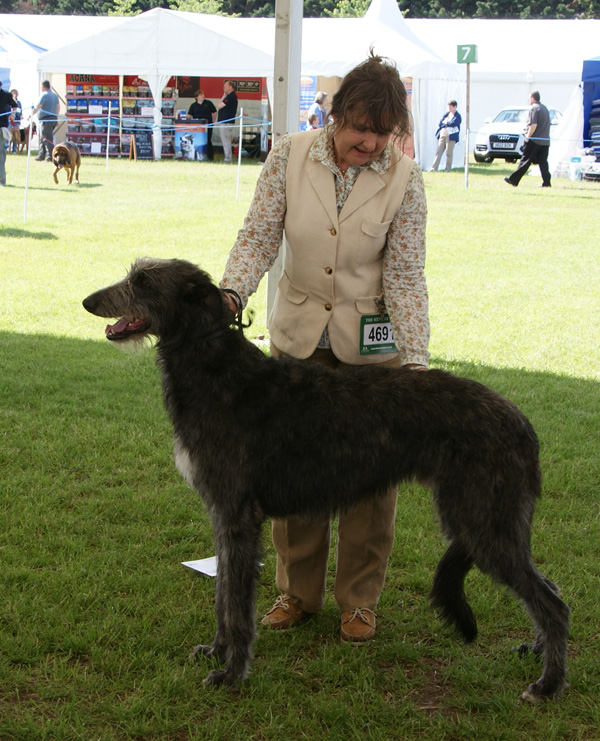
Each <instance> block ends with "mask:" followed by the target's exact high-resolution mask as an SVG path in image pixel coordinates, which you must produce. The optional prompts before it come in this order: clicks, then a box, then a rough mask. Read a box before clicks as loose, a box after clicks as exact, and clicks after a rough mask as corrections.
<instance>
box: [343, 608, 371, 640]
mask: <svg viewBox="0 0 600 741" xmlns="http://www.w3.org/2000/svg"><path fill="white" fill-rule="evenodd" d="M340 635H341V637H342V640H343V641H354V642H357V643H359V642H361V641H370V640H371V638H373V637H374V636H375V613H374V612H373V610H369V609H368V608H367V607H356V608H355V609H354V610H346V612H343V613H342V629H341V630H340Z"/></svg>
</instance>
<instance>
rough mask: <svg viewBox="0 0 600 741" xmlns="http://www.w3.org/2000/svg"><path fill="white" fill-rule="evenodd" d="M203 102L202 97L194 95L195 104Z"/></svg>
mask: <svg viewBox="0 0 600 741" xmlns="http://www.w3.org/2000/svg"><path fill="white" fill-rule="evenodd" d="M203 101H204V95H196V102H197V103H202V102H203Z"/></svg>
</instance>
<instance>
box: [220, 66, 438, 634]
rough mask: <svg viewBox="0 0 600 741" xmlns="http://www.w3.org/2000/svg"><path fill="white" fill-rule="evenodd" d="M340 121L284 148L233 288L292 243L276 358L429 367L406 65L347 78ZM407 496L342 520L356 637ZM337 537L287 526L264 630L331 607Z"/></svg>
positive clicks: (261, 186)
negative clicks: (404, 148)
mask: <svg viewBox="0 0 600 741" xmlns="http://www.w3.org/2000/svg"><path fill="white" fill-rule="evenodd" d="M330 115H331V117H332V119H333V122H332V123H331V124H329V125H327V126H326V127H325V128H323V129H317V130H314V131H303V132H300V133H297V134H291V135H286V136H283V137H282V138H281V139H280V140H279V141H278V142H277V143H276V144H275V145H274V147H273V149H272V151H271V152H270V154H269V156H268V158H267V160H266V162H265V165H264V168H263V172H262V173H261V175H260V177H259V180H258V183H257V186H256V191H255V194H254V199H253V201H252V204H251V206H250V209H249V211H248V215H247V217H246V219H245V222H244V226H243V228H242V229H241V230H240V232H239V234H238V238H237V240H236V242H235V244H234V246H233V249H232V250H231V253H230V255H229V259H228V262H227V266H226V269H225V273H224V275H223V279H222V281H221V286H222V287H223V288H227V289H232V290H233V291H235V292H237V294H239V297H240V300H241V302H242V305H243V306H245V304H246V302H247V300H248V297H249V295H250V294H252V293H253V292H254V291H256V288H257V286H258V284H259V282H260V280H261V278H262V277H263V275H264V274H265V272H266V271H267V270H269V268H270V267H271V266H272V265H273V263H274V261H275V259H276V257H277V255H278V254H279V251H280V248H281V246H282V244H283V243H284V244H285V247H284V250H283V268H284V271H283V275H282V278H281V280H280V282H279V286H278V289H277V294H276V298H275V302H274V305H273V308H272V311H271V313H270V316H269V319H268V326H269V332H270V337H271V354H272V355H274V356H278V357H281V356H286V355H287V356H291V357H294V358H298V359H301V360H303V361H305V362H308V363H323V364H325V365H327V366H329V367H332V368H342V367H344V366H348V365H363V364H367V363H373V364H374V363H377V364H386V365H394V366H407V367H410V368H414V369H420V370H424V369H425V368H426V365H427V361H428V352H427V345H428V341H429V321H428V301H427V288H426V283H425V276H424V265H425V222H426V210H427V209H426V202H425V192H424V186H423V179H422V175H421V171H420V169H419V167H418V166H417V165H416V164H415V163H414V162H413V161H412V160H410V159H409V158H408V157H406V156H405V155H404V154H402V152H401V151H400V150H399V149H398V148H397V146H396V145H395V142H401V141H402V139H403V138H405V137H406V136H407V135H408V134H409V131H410V121H409V112H408V107H407V98H406V90H405V88H404V85H403V84H402V81H401V79H400V75H399V74H398V70H397V68H396V67H395V66H394V65H393V64H392V63H389V62H388V61H386V60H384V59H382V58H381V57H378V56H375V55H373V52H371V56H370V57H369V58H368V59H367V60H366V61H365V62H363V63H362V64H360V65H358V66H357V67H356V68H354V69H353V70H351V71H350V72H349V73H348V75H346V77H345V78H344V80H343V81H342V84H341V86H340V88H339V90H338V92H337V93H336V94H335V96H334V98H333V101H332V107H331V111H330ZM231 301H233V299H231ZM392 333H393V337H392ZM293 423H294V421H293V420H290V424H293ZM396 497H397V489H396V488H395V487H394V488H393V489H391V490H390V491H389V492H388V494H387V495H386V496H384V497H381V498H378V499H373V500H370V501H368V502H365V503H361V504H360V505H358V506H356V507H354V508H352V509H351V510H349V511H347V512H343V513H340V514H339V517H338V547H337V567H336V575H335V587H334V594H335V599H336V601H337V603H338V605H339V608H340V610H341V612H342V626H341V637H342V638H343V639H344V640H351V641H365V640H369V639H370V638H372V637H373V636H374V635H375V629H376V625H375V609H376V607H377V603H378V600H379V596H380V594H381V590H382V588H383V582H384V579H385V572H386V568H387V562H388V558H389V555H390V552H391V549H392V545H393V539H394V524H395V523H394V515H395V507H396ZM329 541H330V518H329V517H316V518H312V519H306V518H298V517H289V518H287V519H285V520H276V521H274V522H273V543H274V545H275V549H276V551H277V575H276V583H277V586H278V588H279V590H280V592H281V596H280V597H278V598H277V601H276V602H275V604H274V606H273V608H272V609H271V610H270V611H269V612H268V613H267V615H265V617H264V618H263V621H262V622H263V624H264V625H266V626H267V627H269V628H274V629H284V628H290V627H293V626H294V625H296V624H298V623H299V622H300V621H301V620H303V619H304V618H305V617H306V616H307V615H309V614H311V613H315V612H318V611H319V610H320V609H321V608H322V606H323V600H324V595H325V580H326V575H327V561H328V555H329Z"/></svg>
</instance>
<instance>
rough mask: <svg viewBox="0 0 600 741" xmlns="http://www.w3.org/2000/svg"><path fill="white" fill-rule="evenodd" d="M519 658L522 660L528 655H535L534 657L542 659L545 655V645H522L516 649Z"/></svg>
mask: <svg viewBox="0 0 600 741" xmlns="http://www.w3.org/2000/svg"><path fill="white" fill-rule="evenodd" d="M514 650H515V651H516V652H517V654H518V655H519V658H520V659H522V658H523V657H524V656H527V654H533V655H534V656H537V657H540V656H541V655H542V654H543V653H544V645H543V643H522V644H521V645H520V646H517V647H516V649H514Z"/></svg>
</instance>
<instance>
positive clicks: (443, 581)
mask: <svg viewBox="0 0 600 741" xmlns="http://www.w3.org/2000/svg"><path fill="white" fill-rule="evenodd" d="M83 305H84V307H85V308H86V309H87V310H88V311H90V312H91V313H93V314H96V315H98V316H103V317H121V319H120V320H119V321H117V322H116V323H115V324H114V325H112V326H110V325H109V326H108V327H107V328H106V335H107V337H108V339H110V340H113V341H115V342H125V341H127V340H129V339H132V338H136V337H140V336H144V335H148V334H149V335H155V336H156V337H158V340H159V341H158V357H159V361H158V362H159V366H160V369H161V372H162V379H163V391H164V402H165V405H166V408H167V410H168V412H169V415H170V418H171V421H172V423H173V427H174V431H175V457H176V461H177V466H178V468H179V470H180V472H181V473H182V474H183V476H184V477H185V478H186V480H187V481H188V482H189V484H190V485H191V486H192V487H194V488H195V489H196V490H197V491H198V492H199V493H200V495H201V496H202V497H203V499H204V501H205V502H206V505H207V507H208V509H209V511H210V514H211V516H212V520H213V527H214V536H215V541H216V551H217V555H218V557H219V573H218V577H217V589H216V613H217V632H216V635H215V638H214V640H213V642H212V644H211V645H209V646H198V647H197V649H196V653H203V654H206V655H211V656H213V655H214V656H216V657H217V658H219V659H220V660H222V661H224V663H225V668H224V669H222V670H218V671H211V672H210V673H209V675H208V677H207V679H206V682H207V683H208V684H221V683H225V684H228V685H235V684H237V683H238V682H239V681H240V680H243V679H244V678H245V677H246V675H247V674H248V671H249V668H250V660H251V655H252V642H253V639H254V633H255V591H256V584H257V580H258V568H257V563H258V560H259V555H260V530H261V525H262V523H263V521H264V520H265V519H266V518H268V517H285V516H286V515H293V514H294V515H297V514H311V513H317V512H323V511H326V512H335V511H338V510H340V509H342V508H346V507H350V506H352V505H353V504H354V503H355V502H357V501H359V500H360V499H363V498H366V497H369V496H377V495H380V494H382V493H384V492H386V491H387V490H388V487H389V486H390V485H393V484H395V483H398V482H400V481H404V480H407V479H415V480H417V481H419V482H421V483H422V484H424V485H426V486H428V487H430V488H431V490H432V491H433V496H434V499H435V503H436V505H437V509H438V513H439V518H440V521H441V525H442V529H443V532H444V534H445V535H446V537H447V538H448V539H449V541H450V544H449V547H448V549H447V551H446V553H445V554H444V556H443V557H442V559H441V561H440V563H439V565H438V567H437V571H436V574H435V578H434V583H433V589H432V592H431V600H432V603H433V605H434V606H435V607H436V608H438V610H439V611H440V613H441V615H442V617H443V618H444V619H445V620H446V622H447V623H449V624H451V625H453V626H454V627H455V628H456V629H457V630H458V631H459V632H460V633H461V634H462V636H463V638H464V639H465V641H467V642H469V641H472V640H473V639H474V638H475V636H476V633H477V626H476V622H475V618H474V616H473V613H472V611H471V608H470V607H469V604H468V602H467V600H466V597H465V594H464V591H463V582H464V579H465V576H466V574H467V572H468V571H469V569H470V568H471V567H472V566H473V564H475V565H476V566H478V567H479V568H480V569H481V570H482V571H483V572H485V573H486V574H489V575H490V576H491V577H492V578H493V579H495V580H497V581H498V582H500V583H502V584H505V585H506V586H508V587H510V588H511V589H512V591H513V592H514V593H515V594H516V595H517V597H519V598H520V599H521V600H522V601H523V602H524V603H525V605H526V607H527V609H528V611H529V613H530V615H531V618H532V620H533V622H534V625H535V628H536V641H535V643H534V644H532V645H531V646H529V645H527V644H523V645H522V646H521V647H520V649H519V650H520V652H521V653H522V652H525V651H526V650H528V649H531V650H532V651H533V652H534V653H536V654H543V657H544V666H543V673H542V676H541V677H540V679H539V680H538V681H537V682H535V683H534V684H531V685H530V686H529V688H528V689H527V691H526V692H525V693H524V695H523V696H524V697H526V698H528V699H536V698H538V697H558V696H560V694H561V692H562V690H563V688H564V687H565V686H566V683H565V671H566V667H565V662H566V653H567V635H568V625H569V610H568V608H567V606H566V605H565V604H564V602H563V601H562V600H561V599H560V598H559V596H558V590H557V588H556V587H555V586H554V584H552V582H550V581H549V580H548V579H546V578H545V577H544V576H542V575H541V574H540V572H539V571H538V570H537V569H536V568H535V566H534V565H533V563H532V560H531V554H530V528H531V520H532V516H533V511H534V507H535V501H536V498H537V497H538V495H539V493H540V469H539V462H538V442H537V438H536V435H535V432H534V430H533V428H532V426H531V424H530V423H529V421H528V420H527V419H526V417H525V416H524V415H523V414H522V413H521V412H520V411H519V410H518V409H517V408H516V407H515V406H514V405H513V404H512V403H511V402H510V401H507V400H506V399H504V398H502V397H501V396H499V395H498V394H496V393H494V392H493V391H491V390H490V389H488V388H486V387H485V386H482V385H481V384H479V383H476V382H474V381H471V380H468V379H465V378H457V377H454V376H452V375H449V374H448V373H444V372H443V371H439V370H430V371H428V372H416V371H411V370H406V369H397V368H396V369H394V368H383V367H377V366H366V367H360V368H350V369H347V370H336V371H332V370H330V369H327V368H324V367H321V366H316V365H312V364H311V365H309V364H305V363H302V362H299V361H295V360H289V359H285V360H275V359H273V358H269V357H266V356H265V355H264V354H263V353H262V352H261V351H260V350H258V349H257V348H256V347H255V346H254V345H253V344H252V343H250V342H249V341H248V340H246V339H245V337H244V335H243V332H242V330H241V328H240V327H239V326H233V325H234V324H235V323H236V317H234V314H233V312H232V311H231V310H230V309H229V308H228V306H227V303H226V302H225V301H224V299H223V294H222V292H221V291H219V289H218V288H217V287H215V286H214V285H213V284H212V283H211V281H210V278H209V276H208V275H207V274H206V273H204V272H203V271H202V270H199V269H198V268H197V267H195V266H194V265H192V264H190V263H188V262H185V261H182V260H150V259H144V260H138V261H137V262H136V263H135V264H134V265H133V266H132V268H131V271H130V273H129V275H128V276H127V277H126V278H125V279H124V280H123V281H121V282H120V283H117V284H115V285H114V286H111V287H109V288H105V289H103V290H100V291H98V292H96V293H94V294H92V295H91V296H89V297H88V298H86V299H85V300H84V302H83ZM237 323H238V325H239V323H240V322H239V318H238V319H237Z"/></svg>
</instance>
